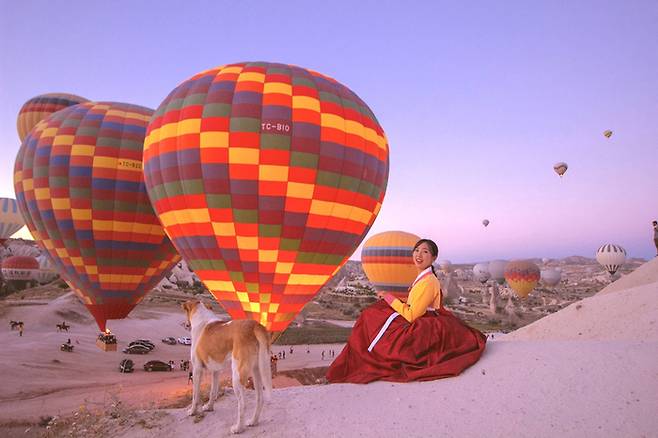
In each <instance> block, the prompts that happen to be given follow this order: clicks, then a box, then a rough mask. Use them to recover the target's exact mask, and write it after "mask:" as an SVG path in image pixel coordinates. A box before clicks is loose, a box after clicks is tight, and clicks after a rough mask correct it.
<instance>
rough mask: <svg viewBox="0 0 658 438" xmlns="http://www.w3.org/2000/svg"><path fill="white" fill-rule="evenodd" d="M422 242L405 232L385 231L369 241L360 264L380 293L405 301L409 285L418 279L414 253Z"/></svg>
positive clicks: (365, 245)
mask: <svg viewBox="0 0 658 438" xmlns="http://www.w3.org/2000/svg"><path fill="white" fill-rule="evenodd" d="M419 240H420V237H418V236H416V235H415V234H412V233H407V232H404V231H386V232H383V233H379V234H375V235H374V236H372V237H370V238H369V239H368V240H366V242H365V244H364V245H363V249H362V250H361V264H362V266H363V270H364V272H365V273H366V276H367V277H368V280H370V282H371V283H372V284H373V286H375V289H377V291H378V292H388V293H391V294H393V295H395V296H396V297H398V298H400V299H406V297H407V295H408V294H409V286H411V283H412V282H413V281H414V280H415V279H416V277H417V276H418V269H416V265H415V264H414V262H413V259H412V252H413V248H414V245H416V243H417V242H418V241H419Z"/></svg>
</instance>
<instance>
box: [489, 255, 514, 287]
mask: <svg viewBox="0 0 658 438" xmlns="http://www.w3.org/2000/svg"><path fill="white" fill-rule="evenodd" d="M508 263H509V262H508V261H507V260H494V261H491V262H489V266H488V268H489V274H491V279H492V280H493V281H495V282H496V283H498V284H503V283H505V267H506V266H507V264H508Z"/></svg>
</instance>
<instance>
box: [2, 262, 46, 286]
mask: <svg viewBox="0 0 658 438" xmlns="http://www.w3.org/2000/svg"><path fill="white" fill-rule="evenodd" d="M38 270H39V262H38V261H37V259H35V258H34V257H28V256H10V257H7V258H6V259H4V260H3V261H2V278H4V279H5V280H7V281H29V280H32V278H33V275H34V273H35V272H36V271H38Z"/></svg>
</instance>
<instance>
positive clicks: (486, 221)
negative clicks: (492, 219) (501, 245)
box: [482, 219, 489, 227]
mask: <svg viewBox="0 0 658 438" xmlns="http://www.w3.org/2000/svg"><path fill="white" fill-rule="evenodd" d="M482 225H484V226H485V227H487V226H488V225H489V219H484V220H483V221H482Z"/></svg>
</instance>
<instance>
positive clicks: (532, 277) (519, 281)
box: [505, 260, 540, 298]
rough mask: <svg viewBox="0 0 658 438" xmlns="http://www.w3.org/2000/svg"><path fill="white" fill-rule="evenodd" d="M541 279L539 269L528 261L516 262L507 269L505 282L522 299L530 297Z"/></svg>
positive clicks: (510, 263) (508, 265)
mask: <svg viewBox="0 0 658 438" xmlns="http://www.w3.org/2000/svg"><path fill="white" fill-rule="evenodd" d="M539 278H540V272H539V268H538V267H537V265H535V264H534V263H532V262H530V261H527V260H514V261H511V262H509V263H508V264H507V266H506V267H505V280H507V284H509V285H510V287H511V288H512V289H513V290H514V292H516V294H517V295H518V296H519V297H520V298H525V297H527V296H528V294H529V293H530V292H531V291H532V290H533V289H534V288H535V286H536V285H537V282H538V281H539Z"/></svg>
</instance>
